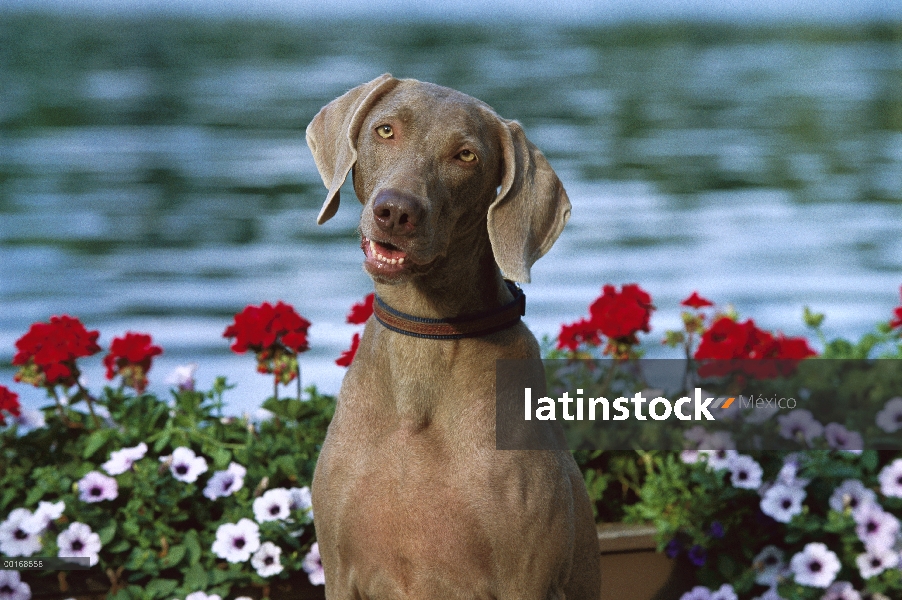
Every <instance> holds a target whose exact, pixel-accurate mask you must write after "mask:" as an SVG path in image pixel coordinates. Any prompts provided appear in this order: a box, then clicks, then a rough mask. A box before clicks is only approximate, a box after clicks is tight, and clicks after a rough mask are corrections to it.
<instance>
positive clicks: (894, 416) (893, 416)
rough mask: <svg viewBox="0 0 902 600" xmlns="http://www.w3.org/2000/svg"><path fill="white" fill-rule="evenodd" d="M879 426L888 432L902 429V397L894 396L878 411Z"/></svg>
mask: <svg viewBox="0 0 902 600" xmlns="http://www.w3.org/2000/svg"><path fill="white" fill-rule="evenodd" d="M877 427H879V428H880V429H882V430H883V431H885V432H887V433H896V432H897V431H899V430H900V429H902V397H896V398H892V399H890V400H889V401H887V403H886V404H885V405H884V406H883V410H881V411H880V412H878V413H877Z"/></svg>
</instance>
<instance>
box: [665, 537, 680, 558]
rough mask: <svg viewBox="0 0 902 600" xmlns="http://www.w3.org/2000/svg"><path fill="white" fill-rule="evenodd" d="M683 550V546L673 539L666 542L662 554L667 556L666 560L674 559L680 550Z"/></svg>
mask: <svg viewBox="0 0 902 600" xmlns="http://www.w3.org/2000/svg"><path fill="white" fill-rule="evenodd" d="M682 549H683V545H682V544H681V543H680V541H679V540H678V539H676V538H673V539H672V540H670V541H669V542H667V546H666V547H665V548H664V554H665V555H667V558H676V557H677V555H679V553H680V550H682Z"/></svg>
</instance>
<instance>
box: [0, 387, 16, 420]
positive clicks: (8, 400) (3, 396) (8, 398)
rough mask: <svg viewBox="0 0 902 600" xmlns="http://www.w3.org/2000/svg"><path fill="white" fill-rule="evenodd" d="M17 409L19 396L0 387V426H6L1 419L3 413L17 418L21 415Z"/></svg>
mask: <svg viewBox="0 0 902 600" xmlns="http://www.w3.org/2000/svg"><path fill="white" fill-rule="evenodd" d="M19 409H20V406H19V394H16V393H15V392H12V391H10V390H9V389H8V388H6V387H4V386H2V385H0V425H6V421H5V420H4V418H3V411H6V412H8V413H9V414H11V415H12V416H14V417H18V416H19V415H20V414H21V413H20V411H19Z"/></svg>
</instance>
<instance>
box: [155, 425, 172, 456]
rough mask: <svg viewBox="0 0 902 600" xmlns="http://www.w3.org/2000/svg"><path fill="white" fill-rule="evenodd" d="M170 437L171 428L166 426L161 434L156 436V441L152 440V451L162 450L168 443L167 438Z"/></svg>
mask: <svg viewBox="0 0 902 600" xmlns="http://www.w3.org/2000/svg"><path fill="white" fill-rule="evenodd" d="M170 439H172V430H171V429H169V428H167V429H166V430H164V431H163V432H162V434H161V435H160V437H159V438H157V441H156V442H154V445H153V451H154V452H161V451H162V450H163V448H165V447H166V444H168V443H169V440H170Z"/></svg>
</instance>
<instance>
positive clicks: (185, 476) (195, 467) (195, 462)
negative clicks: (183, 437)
mask: <svg viewBox="0 0 902 600" xmlns="http://www.w3.org/2000/svg"><path fill="white" fill-rule="evenodd" d="M169 461H171V462H169ZM160 462H164V463H165V462H169V472H170V473H172V476H173V477H175V478H176V479H178V480H179V481H183V482H185V483H194V482H195V481H197V478H198V477H199V476H200V475H201V474H202V473H206V472H207V461H206V459H205V458H204V457H203V456H197V455H196V454H194V451H193V450H192V449H191V448H186V447H184V446H180V447H178V448H176V449H175V450H173V451H172V456H161V457H160Z"/></svg>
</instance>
